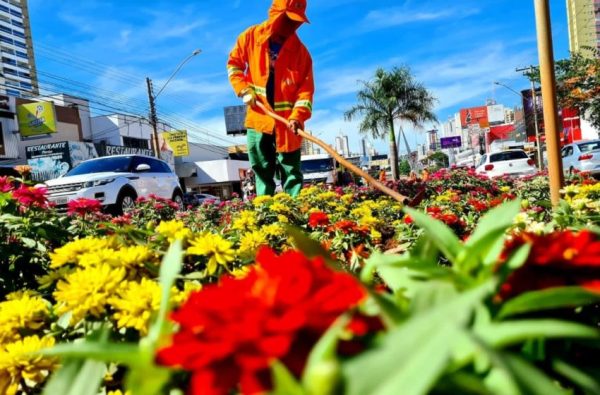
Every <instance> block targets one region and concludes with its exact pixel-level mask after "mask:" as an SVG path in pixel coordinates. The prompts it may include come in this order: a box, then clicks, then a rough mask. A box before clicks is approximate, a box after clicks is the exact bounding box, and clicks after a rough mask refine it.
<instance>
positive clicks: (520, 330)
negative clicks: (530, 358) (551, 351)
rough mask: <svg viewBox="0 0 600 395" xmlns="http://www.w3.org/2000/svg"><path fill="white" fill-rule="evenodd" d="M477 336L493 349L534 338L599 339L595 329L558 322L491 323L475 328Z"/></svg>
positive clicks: (522, 321)
mask: <svg viewBox="0 0 600 395" xmlns="http://www.w3.org/2000/svg"><path fill="white" fill-rule="evenodd" d="M477 335H478V336H479V337H480V338H481V339H483V340H484V341H486V342H487V343H488V344H490V345H491V346H493V347H495V348H502V347H506V346H510V345H513V344H519V343H522V342H524V341H526V340H530V339H535V338H541V337H543V338H546V339H551V338H555V339H556V338H571V339H575V338H579V339H600V331H598V329H597V328H593V327H589V326H586V325H582V324H578V323H575V322H570V321H560V320H549V319H545V320H518V321H506V322H502V323H492V324H490V325H487V326H481V327H478V328H477Z"/></svg>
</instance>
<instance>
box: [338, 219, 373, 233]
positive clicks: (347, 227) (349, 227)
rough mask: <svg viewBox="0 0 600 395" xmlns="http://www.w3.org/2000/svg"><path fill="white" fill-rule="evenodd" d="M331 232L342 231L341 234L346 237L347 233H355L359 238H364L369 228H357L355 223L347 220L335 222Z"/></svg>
mask: <svg viewBox="0 0 600 395" xmlns="http://www.w3.org/2000/svg"><path fill="white" fill-rule="evenodd" d="M333 230H334V231H335V230H339V231H342V233H344V234H346V235H347V234H349V233H357V234H359V235H361V236H366V235H368V234H369V228H368V227H367V226H359V225H358V224H357V223H356V222H354V221H350V220H348V219H344V220H341V221H338V222H336V223H335V224H334V225H333Z"/></svg>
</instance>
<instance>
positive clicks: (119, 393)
mask: <svg viewBox="0 0 600 395" xmlns="http://www.w3.org/2000/svg"><path fill="white" fill-rule="evenodd" d="M106 395H131V391H125V392H123V391H121V390H115V391H108V393H107V394H106Z"/></svg>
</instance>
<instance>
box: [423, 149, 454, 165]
mask: <svg viewBox="0 0 600 395" xmlns="http://www.w3.org/2000/svg"><path fill="white" fill-rule="evenodd" d="M427 160H429V161H430V162H433V165H434V166H435V167H436V168H438V169H439V168H442V167H448V166H449V165H450V161H449V160H448V155H446V154H445V153H443V152H441V151H438V152H434V153H433V154H431V155H429V157H428V158H427Z"/></svg>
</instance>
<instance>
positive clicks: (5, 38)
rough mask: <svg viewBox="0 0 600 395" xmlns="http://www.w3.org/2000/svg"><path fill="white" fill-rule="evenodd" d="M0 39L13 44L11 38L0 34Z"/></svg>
mask: <svg viewBox="0 0 600 395" xmlns="http://www.w3.org/2000/svg"><path fill="white" fill-rule="evenodd" d="M0 41H2V42H5V43H9V44H13V43H14V41H13V40H12V39H11V38H8V37H4V36H0Z"/></svg>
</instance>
